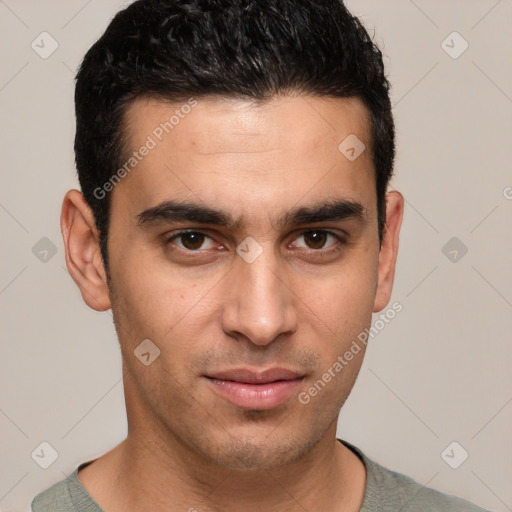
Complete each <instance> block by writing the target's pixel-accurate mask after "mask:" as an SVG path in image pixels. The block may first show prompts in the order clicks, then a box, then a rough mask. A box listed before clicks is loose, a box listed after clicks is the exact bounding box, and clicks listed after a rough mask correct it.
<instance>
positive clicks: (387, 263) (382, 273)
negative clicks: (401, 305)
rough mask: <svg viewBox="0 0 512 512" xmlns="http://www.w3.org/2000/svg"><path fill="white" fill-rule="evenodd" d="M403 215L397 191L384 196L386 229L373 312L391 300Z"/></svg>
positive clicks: (376, 311) (380, 309)
mask: <svg viewBox="0 0 512 512" xmlns="http://www.w3.org/2000/svg"><path fill="white" fill-rule="evenodd" d="M403 214H404V197H403V196H402V194H401V193H400V192H398V191H397V190H393V191H392V192H388V193H387V194H386V228H385V231H384V234H383V237H382V244H381V247H380V253H379V268H378V281H377V293H376V295H375V303H374V306H373V312H374V313H378V312H379V311H382V310H383V309H384V308H385V307H386V306H387V304H388V303H389V300H390V298H391V292H392V290H393V281H394V279H395V265H396V258H397V255H398V238H399V234H400V226H401V225H402V218H403Z"/></svg>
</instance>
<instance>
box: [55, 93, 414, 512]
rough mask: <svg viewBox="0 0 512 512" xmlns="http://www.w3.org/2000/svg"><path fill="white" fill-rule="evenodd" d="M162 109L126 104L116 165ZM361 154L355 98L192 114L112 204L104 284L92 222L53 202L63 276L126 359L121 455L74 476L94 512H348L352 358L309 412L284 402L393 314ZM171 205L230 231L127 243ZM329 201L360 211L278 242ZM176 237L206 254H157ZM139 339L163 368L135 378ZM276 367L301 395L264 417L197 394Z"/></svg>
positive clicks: (210, 108) (178, 246) (142, 370)
mask: <svg viewBox="0 0 512 512" xmlns="http://www.w3.org/2000/svg"><path fill="white" fill-rule="evenodd" d="M176 108H180V104H169V103H167V104H165V103H162V102H158V101H155V100H149V99H143V100H137V101H136V102H135V103H133V104H132V105H131V106H130V107H129V109H128V111H127V115H126V122H127V126H128V127H129V148H130V149H131V150H135V149H136V148H139V147H140V146H141V145H142V144H144V142H145V140H146V139H147V136H148V135H149V134H151V133H152V131H153V130H154V129H155V127H156V126H158V125H159V124H160V123H161V122H163V121H164V120H166V119H168V118H169V115H170V114H169V113H172V111H174V110H175V109H176ZM349 134H356V135H357V137H358V138H359V139H360V140H361V141H362V142H363V143H364V144H365V146H366V148H367V149H366V150H365V151H364V152H363V153H362V154H361V155H360V156H359V157H358V158H357V159H356V160H355V161H349V159H347V158H346V157H345V156H344V155H343V154H342V153H341V152H340V151H339V150H338V146H339V144H340V143H341V142H342V141H343V140H344V139H345V138H346V137H347V136H348V135H349ZM370 147H371V140H370V132H369V116H368V112H367V110H366V108H365V107H364V105H363V104H362V103H361V101H359V100H358V99H356V98H350V99H339V98H336V99H334V98H325V97H324V98H319V97H311V96H301V95H293V96H292V95H290V96H280V97H274V98H272V99H271V100H270V101H268V102H265V103H262V104H256V103H253V102H249V101H242V100H238V99H236V100H235V99H229V100H228V99H221V98H213V97H210V98H201V99H198V104H197V106H196V107H195V108H193V109H192V111H191V112H190V114H188V115H187V116H185V118H184V119H181V120H180V123H179V125H177V126H176V127H175V128H174V129H173V131H172V132H170V133H169V134H166V135H165V136H164V138H163V140H162V141H161V142H159V143H158V144H157V146H156V147H155V148H154V149H152V150H151V151H150V152H149V154H148V155H147V156H146V157H145V158H144V159H143V160H142V161H141V162H140V163H139V164H138V165H137V167H136V168H135V169H134V170H133V171H132V172H131V173H130V174H128V175H127V176H126V177H124V178H123V180H122V181H121V182H120V183H119V184H118V185H117V186H116V187H115V188H114V190H113V192H112V195H111V214H110V224H109V239H108V254H109V266H110V280H109V284H107V278H106V274H105V270H104V267H103V262H102V259H101V256H100V253H99V247H98V237H97V230H96V227H95V224H94V219H93V216H92V213H91V211H90V209H89V207H88V206H87V204H86V202H85V200H84V198H83V196H82V194H81V193H80V192H78V191H76V190H72V191H70V192H68V194H67V195H66V197H65V199H64V203H63V209H62V219H61V223H62V231H63V234H64V242H65V247H66V261H67V266H68V269H69V271H70V273H71V275H72V277H73V279H74V280H75V282H76V283H77V285H78V286H79V288H80V291H81V293H82V297H83V299H84V301H85V302H86V303H87V304H88V305H89V306H90V307H91V308H93V309H96V310H98V311H104V310H106V309H108V308H112V312H113V315H114V319H115V325H116V330H117V334H118V337H119V341H120V345H121V350H122V355H123V372H124V389H125V398H126V406H127V415H128V436H127V439H126V440H125V441H124V442H123V443H121V444H120V445H118V446H117V447H116V448H114V449H113V450H112V451H111V452H109V453H107V454H106V455H104V456H103V457H100V458H99V459H97V460H96V461H94V462H93V463H92V464H90V465H89V466H87V467H86V468H84V469H82V470H81V471H80V473H79V478H80V480H81V481H82V483H83V484H84V486H85V487H86V489H87V490H88V491H89V493H90V494H91V495H92V496H93V498H95V499H96V501H97V502H98V503H99V504H100V505H101V506H102V508H104V509H105V510H106V511H107V512H116V511H121V510H123V511H131V510H133V511H135V510H137V511H141V510H148V507H147V504H148V503H151V507H150V509H151V510H152V511H157V512H158V511H160V510H166V511H169V510H173V511H174V510H194V509H195V510H197V511H220V510H222V511H226V510H227V511H239V510H240V511H242V510H243V511H244V512H251V511H259V510H265V511H280V512H282V511H299V510H300V511H303V510H333V511H337V510H340V511H341V510H344V511H357V510H359V509H360V506H361V503H362V500H363V495H364V489H365V484H366V472H365V468H364V465H363V464H362V462H361V461H360V459H359V458H358V457H357V456H356V455H354V454H353V453H352V452H351V451H350V450H349V449H347V448H346V447H344V446H343V445H342V444H341V443H339V442H337V441H336V426H337V419H338V415H339V412H340V409H341V407H342V405H343V403H344V402H345V400H346V399H347V397H348V395H349V393H350V391H351V389H352V387H353V385H354V382H355V380H356V377H357V374H358V372H359V369H360V367H361V364H362V361H363V356H364V350H361V351H360V352H359V353H358V354H357V355H355V356H354V358H353V359H352V360H351V361H350V363H349V364H347V365H346V366H345V367H344V368H343V370H342V371H341V372H339V373H338V374H337V375H336V377H335V378H333V379H332V380H331V381H330V382H329V383H328V384H327V385H326V386H325V387H324V388H323V389H322V391H321V392H319V393H318V395H317V396H315V397H314V398H313V399H312V400H311V401H310V403H308V404H307V405H304V404H302V403H300V402H299V400H298V399H297V395H298V392H300V391H304V390H307V389H308V388H310V387H311V386H312V385H313V384H314V383H315V382H316V381H318V379H320V378H321V377H322V375H323V374H324V373H325V372H326V371H327V369H328V368H330V367H332V365H333V363H334V362H335V361H336V359H337V357H338V356H339V355H342V354H344V353H345V352H346V350H347V349H348V348H349V347H350V344H351V343H352V341H353V340H354V339H356V337H357V335H358V334H359V333H360V332H361V331H363V330H364V329H365V328H367V327H369V326H370V325H371V318H372V312H379V311H381V310H382V309H384V308H385V307H386V305H387V304H388V302H389V300H390V295H391V291H392V286H393V279H394V272H395V263H396V257H397V251H398V239H399V231H400V225H401V221H402V216H403V203H404V200H403V197H402V195H401V194H400V193H399V192H397V191H393V192H388V194H387V196H386V197H387V221H386V226H387V229H386V232H385V236H384V238H383V240H382V244H381V246H379V237H378V231H377V211H376V207H377V203H376V191H375V176H374V172H375V171H374V168H373V164H372V161H371V152H370V150H369V148H370ZM170 199H187V200H189V201H193V202H195V203H198V204H201V205H209V206H212V207H215V208H221V209H223V210H226V211H227V212H229V213H230V214H231V215H232V216H233V217H234V218H235V219H236V220H238V221H239V222H238V225H237V226H233V227H230V228H227V227H222V226H211V225H205V224H198V223H197V222H191V221H180V222H168V221H159V222H150V223H148V224H143V225H141V223H140V222H139V219H138V215H139V214H140V213H141V212H144V211H147V210H148V209H151V208H153V207H155V206H156V205H158V204H161V203H162V202H165V201H168V200H170ZM330 199H344V200H350V201H352V202H356V203H359V204H360V205H361V206H362V207H363V214H362V216H361V217H360V218H359V217H350V218H345V219H342V220H335V221H323V222H318V223H315V224H303V225H301V224H299V225H294V226H287V227H280V226H279V224H278V219H279V218H281V217H282V216H283V215H284V214H285V213H286V212H288V211H290V210H292V209H293V208H296V207H297V206H308V205H313V204H315V203H318V202H319V201H325V200H330ZM185 229H187V230H191V229H193V230H197V231H199V232H200V233H202V234H204V235H205V237H203V238H201V235H197V236H199V238H197V236H196V238H195V239H194V238H193V239H190V237H189V238H186V237H185V238H183V237H182V238H177V239H174V240H173V241H170V242H169V241H168V239H169V238H170V236H171V235H173V234H176V232H177V231H179V230H185ZM312 230H313V231H315V230H317V231H315V233H316V238H311V236H310V235H307V233H308V232H309V233H311V231H312ZM318 230H320V231H318ZM322 230H329V231H331V232H333V233H335V234H337V235H340V236H342V237H343V239H342V240H343V241H342V242H340V241H339V240H338V239H337V238H335V237H334V236H332V235H326V236H323V235H322V233H324V232H323V231H322ZM249 236H250V237H252V238H253V239H254V240H256V241H257V243H258V244H259V246H261V248H262V251H263V252H262V253H261V255H260V256H259V257H258V258H257V259H256V260H255V261H253V262H252V263H247V262H246V261H245V260H244V259H243V258H241V257H240V256H239V255H238V254H237V252H236V249H237V246H239V244H241V242H242V241H244V240H245V239H246V238H247V237H249ZM144 339H150V340H152V342H153V343H154V344H155V345H156V346H158V348H159V349H160V351H161V353H160V356H159V357H158V358H157V359H156V360H155V361H154V362H153V363H152V364H151V365H149V366H145V365H143V364H141V362H140V361H139V359H138V358H137V357H135V355H134V350H135V349H136V347H137V346H138V345H139V344H140V343H141V341H142V340H144ZM275 366H279V367H282V368H287V369H291V370H294V371H297V372H299V373H300V374H301V376H302V377H303V380H302V381H301V382H300V385H299V387H298V388H297V390H296V391H297V392H295V393H294V394H293V395H292V396H290V397H289V398H288V399H286V400H285V401H284V402H283V403H281V404H279V405H277V406H276V407H272V408H270V409H266V410H248V409H244V408H241V407H237V406H235V405H233V404H232V403H230V402H228V401H227V400H225V399H224V398H223V397H222V396H220V395H219V394H217V393H216V392H215V390H213V389H212V386H210V382H209V381H208V379H207V378H206V377H205V374H208V373H209V372H213V371H219V370H225V369H232V368H240V367H244V368H250V369H251V370H253V371H260V370H263V369H267V368H270V367H275Z"/></svg>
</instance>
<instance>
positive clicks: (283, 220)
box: [137, 199, 367, 230]
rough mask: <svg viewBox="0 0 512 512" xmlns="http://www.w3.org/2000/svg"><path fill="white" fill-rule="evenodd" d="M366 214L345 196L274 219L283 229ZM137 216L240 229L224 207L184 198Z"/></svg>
mask: <svg viewBox="0 0 512 512" xmlns="http://www.w3.org/2000/svg"><path fill="white" fill-rule="evenodd" d="M366 217H367V212H366V208H365V207H364V206H363V205H362V204H360V203H358V202H356V201H351V200H347V199H330V200H324V201H319V202H317V203H314V204H312V205H309V206H300V207H297V208H294V209H292V210H290V211H288V212H286V213H285V214H284V215H283V216H282V217H280V218H279V219H277V223H276V225H277V228H279V229H285V228H290V227H293V226H296V225H300V224H313V223H315V222H326V221H331V222H332V221H340V220H359V221H363V220H365V218H366ZM137 219H138V224H139V226H141V227H149V226H151V225H155V224H160V223H168V222H181V221H188V222H196V223H198V224H209V225H212V226H222V227H226V228H230V229H233V230H236V229H239V228H240V226H241V225H242V221H241V219H235V218H234V217H233V216H232V215H231V214H230V213H229V212H227V211H225V210H221V209H217V208H213V207H211V206H207V205H202V204H197V203H193V202H189V201H183V200H169V201H164V202H162V203H160V204H158V205H156V206H154V207H152V208H149V209H147V210H144V211H143V212H141V213H139V214H138V215H137Z"/></svg>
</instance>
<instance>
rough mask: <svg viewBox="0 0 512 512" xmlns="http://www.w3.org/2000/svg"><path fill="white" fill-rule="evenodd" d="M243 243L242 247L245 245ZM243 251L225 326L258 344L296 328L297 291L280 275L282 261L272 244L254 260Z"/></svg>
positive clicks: (226, 330) (228, 305)
mask: <svg viewBox="0 0 512 512" xmlns="http://www.w3.org/2000/svg"><path fill="white" fill-rule="evenodd" d="M241 246H242V247H241V248H240V247H239V250H240V249H243V248H244V247H243V245H242V244H241ZM246 248H247V247H246ZM250 250H254V248H252V249H250ZM240 254H242V256H240V257H237V259H236V261H235V263H234V265H235V267H236V268H234V269H233V273H232V277H231V280H232V282H231V284H230V287H231V290H230V292H229V293H228V294H227V300H226V302H225V304H224V309H223V314H222V322H223V328H224V330H225V332H226V333H228V334H231V335H235V336H236V335H243V336H244V337H246V338H248V339H249V340H250V341H251V342H252V343H254V344H257V345H267V344H269V343H271V342H272V341H273V340H274V339H276V337H278V336H279V335H280V334H282V333H285V332H288V333H289V332H293V331H295V330H296V327H297V325H296V320H297V318H296V313H295V310H294V305H293V294H292V292H291V291H290V289H289V287H288V286H287V285H286V280H285V279H284V276H282V275H280V268H281V265H280V264H279V261H277V259H276V255H275V254H274V251H273V250H272V248H271V247H266V248H265V249H264V250H263V251H261V253H260V254H259V256H258V257H257V258H256V259H254V260H253V261H251V260H250V258H247V259H244V257H243V252H240Z"/></svg>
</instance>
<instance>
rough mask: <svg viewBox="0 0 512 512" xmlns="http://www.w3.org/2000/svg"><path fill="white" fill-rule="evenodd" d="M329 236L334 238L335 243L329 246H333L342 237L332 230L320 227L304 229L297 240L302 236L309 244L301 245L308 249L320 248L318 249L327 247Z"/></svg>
mask: <svg viewBox="0 0 512 512" xmlns="http://www.w3.org/2000/svg"><path fill="white" fill-rule="evenodd" d="M329 237H330V238H331V239H334V243H333V244H331V245H330V246H328V247H332V246H333V245H335V244H336V243H337V242H340V241H341V237H339V236H338V235H336V234H335V233H332V232H331V231H325V230H320V229H316V230H310V231H304V232H303V233H302V234H301V235H300V236H299V238H297V240H299V239H300V238H304V241H305V243H306V244H307V245H302V246H300V245H299V247H305V248H306V249H315V250H318V249H326V248H327V247H324V246H325V244H326V243H327V240H328V239H329Z"/></svg>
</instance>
